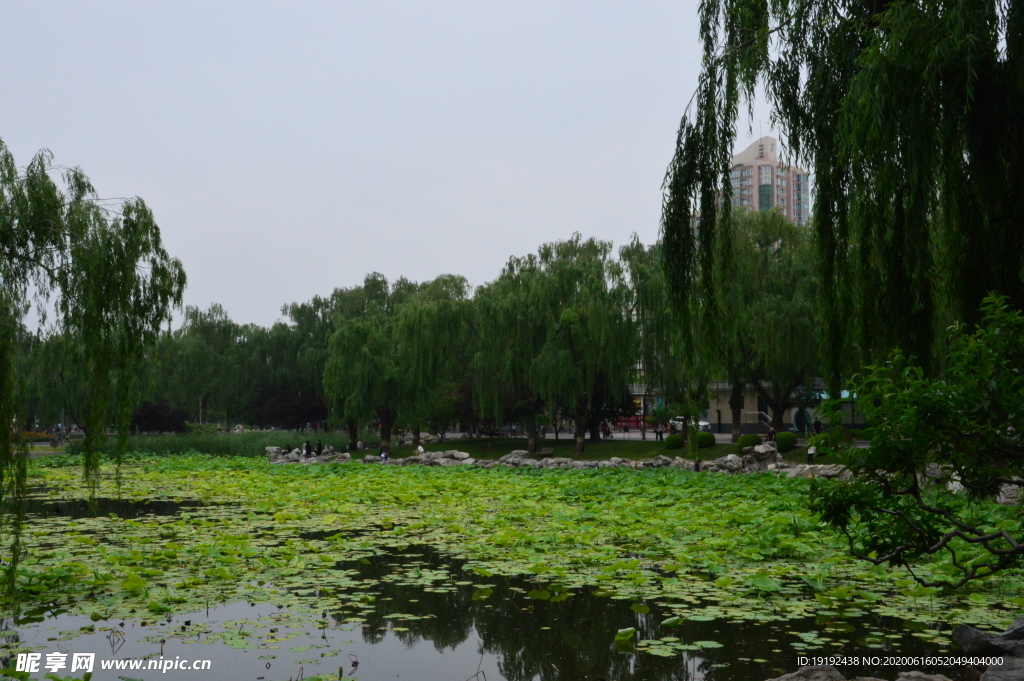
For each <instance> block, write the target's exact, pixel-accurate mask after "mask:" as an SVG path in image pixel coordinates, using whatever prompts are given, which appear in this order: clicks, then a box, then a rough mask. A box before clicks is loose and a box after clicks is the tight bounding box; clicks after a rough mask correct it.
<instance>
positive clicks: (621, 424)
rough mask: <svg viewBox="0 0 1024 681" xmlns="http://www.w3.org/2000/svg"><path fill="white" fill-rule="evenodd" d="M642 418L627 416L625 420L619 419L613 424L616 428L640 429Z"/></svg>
mask: <svg viewBox="0 0 1024 681" xmlns="http://www.w3.org/2000/svg"><path fill="white" fill-rule="evenodd" d="M643 418H644V417H643V416H627V417H626V418H623V419H619V420H617V421H616V422H615V427H616V428H640V422H641V421H643Z"/></svg>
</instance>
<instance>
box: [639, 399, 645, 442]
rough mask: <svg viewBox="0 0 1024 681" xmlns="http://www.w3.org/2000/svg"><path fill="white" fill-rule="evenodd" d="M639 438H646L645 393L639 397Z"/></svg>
mask: <svg viewBox="0 0 1024 681" xmlns="http://www.w3.org/2000/svg"><path fill="white" fill-rule="evenodd" d="M640 405H641V406H640V439H641V440H646V439H647V394H646V393H644V396H643V397H642V398H641V399H640Z"/></svg>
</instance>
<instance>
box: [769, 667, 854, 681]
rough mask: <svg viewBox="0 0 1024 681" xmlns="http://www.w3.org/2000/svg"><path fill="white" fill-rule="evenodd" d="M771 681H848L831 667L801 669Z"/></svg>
mask: <svg viewBox="0 0 1024 681" xmlns="http://www.w3.org/2000/svg"><path fill="white" fill-rule="evenodd" d="M769 681H846V679H845V678H843V675H842V674H840V673H839V670H838V669H836V668H835V667H833V666H831V665H821V666H816V667H800V669H797V670H796V671H795V672H793V673H792V674H785V675H784V676H779V677H776V678H775V679H770V680H769Z"/></svg>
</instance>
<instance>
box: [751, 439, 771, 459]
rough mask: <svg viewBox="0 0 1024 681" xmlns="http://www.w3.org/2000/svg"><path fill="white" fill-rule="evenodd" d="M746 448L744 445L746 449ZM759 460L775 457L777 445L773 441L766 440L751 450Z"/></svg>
mask: <svg viewBox="0 0 1024 681" xmlns="http://www.w3.org/2000/svg"><path fill="white" fill-rule="evenodd" d="M745 449H746V448H745V447H744V450H745ZM751 453H752V454H753V455H754V456H755V457H756V458H757V459H758V460H760V461H764V460H766V459H774V458H775V445H774V444H772V443H771V442H765V443H764V444H760V445H755V446H754V451H753V452H751Z"/></svg>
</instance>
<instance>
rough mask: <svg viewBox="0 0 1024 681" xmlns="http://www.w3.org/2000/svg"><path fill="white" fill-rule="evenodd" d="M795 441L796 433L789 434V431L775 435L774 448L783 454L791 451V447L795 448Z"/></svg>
mask: <svg viewBox="0 0 1024 681" xmlns="http://www.w3.org/2000/svg"><path fill="white" fill-rule="evenodd" d="M796 440H797V436H796V433H790V432H789V431H783V432H781V433H776V434H775V447H776V448H777V449H778V450H779V452H780V453H785V452H788V451H789V450H791V449H793V447H796Z"/></svg>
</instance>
